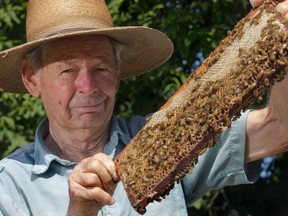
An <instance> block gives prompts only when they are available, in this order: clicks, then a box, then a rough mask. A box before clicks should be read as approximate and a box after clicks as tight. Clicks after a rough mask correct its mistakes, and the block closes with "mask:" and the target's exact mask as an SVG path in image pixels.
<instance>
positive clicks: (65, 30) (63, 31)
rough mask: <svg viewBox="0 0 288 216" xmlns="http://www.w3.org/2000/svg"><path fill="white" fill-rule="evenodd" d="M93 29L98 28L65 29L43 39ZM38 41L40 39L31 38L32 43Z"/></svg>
mask: <svg viewBox="0 0 288 216" xmlns="http://www.w3.org/2000/svg"><path fill="white" fill-rule="evenodd" d="M93 29H96V28H65V29H60V30H57V31H56V32H52V33H49V34H47V35H44V36H42V37H41V38H42V39H44V38H48V37H52V36H55V35H61V34H65V33H69V32H77V31H88V30H93ZM37 39H40V38H36V37H34V38H31V39H30V41H33V40H37Z"/></svg>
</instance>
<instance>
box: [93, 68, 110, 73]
mask: <svg viewBox="0 0 288 216" xmlns="http://www.w3.org/2000/svg"><path fill="white" fill-rule="evenodd" d="M96 71H97V72H101V73H105V74H106V73H110V72H111V70H110V69H109V68H97V70H96Z"/></svg>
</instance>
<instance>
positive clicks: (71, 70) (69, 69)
mask: <svg viewBox="0 0 288 216" xmlns="http://www.w3.org/2000/svg"><path fill="white" fill-rule="evenodd" d="M71 72H73V69H71V68H68V69H65V70H63V71H62V72H61V74H63V73H71Z"/></svg>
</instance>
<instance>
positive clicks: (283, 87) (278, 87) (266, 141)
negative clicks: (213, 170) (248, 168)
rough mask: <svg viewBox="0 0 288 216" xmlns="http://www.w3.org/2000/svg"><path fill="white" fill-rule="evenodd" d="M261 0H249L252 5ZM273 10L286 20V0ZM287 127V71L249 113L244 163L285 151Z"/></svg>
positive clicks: (287, 147)
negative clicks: (264, 102) (260, 106)
mask: <svg viewBox="0 0 288 216" xmlns="http://www.w3.org/2000/svg"><path fill="white" fill-rule="evenodd" d="M262 2H263V0H250V3H251V5H252V7H257V6H259V5H260V4H261V3H262ZM276 10H277V11H278V12H280V13H282V14H283V15H284V16H285V19H286V20H288V0H286V1H283V2H281V3H279V4H278V5H277V6H276ZM287 34H288V32H287ZM287 129H288V74H287V75H286V77H285V79H284V80H282V81H281V82H278V83H276V84H275V85H274V86H273V87H272V90H271V94H270V98H269V104H268V106H267V107H266V108H265V109H262V110H257V111H253V112H251V113H249V115H248V121H247V148H246V162H249V161H254V160H258V159H261V158H264V157H267V156H270V155H274V154H279V153H283V152H285V151H288V133H287Z"/></svg>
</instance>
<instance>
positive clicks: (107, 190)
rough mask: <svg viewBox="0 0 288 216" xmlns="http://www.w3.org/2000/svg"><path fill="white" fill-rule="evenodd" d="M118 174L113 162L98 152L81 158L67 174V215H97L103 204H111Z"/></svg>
mask: <svg viewBox="0 0 288 216" xmlns="http://www.w3.org/2000/svg"><path fill="white" fill-rule="evenodd" d="M117 181H118V175H117V173H116V169H115V164H114V162H113V161H112V160H111V159H110V158H109V157H108V156H106V155H105V154H103V153H99V154H96V155H94V156H92V157H90V158H86V159H84V160H82V161H81V162H80V163H79V164H78V165H77V166H76V167H75V168H74V169H73V171H72V173H71V175H70V176H69V179H68V182H69V195H70V203H69V209H68V214H67V215H69V216H72V215H73V216H74V215H77V216H80V215H85V216H88V215H97V214H98V212H99V210H100V209H101V208H102V207H103V206H104V205H113V204H114V199H113V198H112V195H113V193H114V190H115V189H116V186H117V183H116V182H117Z"/></svg>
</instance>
